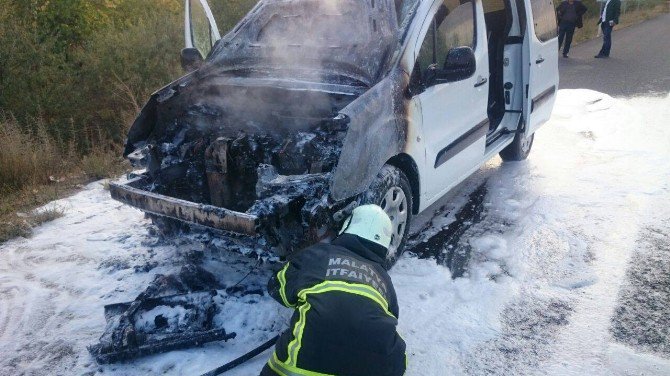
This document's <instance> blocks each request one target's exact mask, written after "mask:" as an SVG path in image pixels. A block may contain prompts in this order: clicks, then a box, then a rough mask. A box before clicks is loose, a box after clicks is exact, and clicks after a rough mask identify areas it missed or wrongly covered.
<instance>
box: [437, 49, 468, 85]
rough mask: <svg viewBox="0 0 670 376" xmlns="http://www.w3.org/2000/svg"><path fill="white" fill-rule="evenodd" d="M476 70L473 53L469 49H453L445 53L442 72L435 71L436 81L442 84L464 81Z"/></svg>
mask: <svg viewBox="0 0 670 376" xmlns="http://www.w3.org/2000/svg"><path fill="white" fill-rule="evenodd" d="M476 70H477V60H476V59H475V52H474V51H473V50H472V48H471V47H467V46H463V47H455V48H452V49H450V50H449V52H447V58H446V60H445V61H444V66H443V68H442V70H438V71H437V79H438V80H439V81H442V82H452V81H460V80H464V79H466V78H468V77H470V76H472V75H473V74H474V73H475V71H476Z"/></svg>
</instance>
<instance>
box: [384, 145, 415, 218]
mask: <svg viewBox="0 0 670 376" xmlns="http://www.w3.org/2000/svg"><path fill="white" fill-rule="evenodd" d="M386 164H388V165H391V166H393V167H396V168H398V169H400V170H401V171H402V172H403V173H404V174H405V176H406V177H407V179H408V180H409V185H410V188H411V189H412V214H418V213H419V203H420V200H421V183H420V180H419V168H418V166H417V164H416V162H415V161H414V159H413V158H412V157H411V156H410V155H409V154H405V153H400V154H397V155H395V156H393V157H392V158H391V159H389V160H388V161H386Z"/></svg>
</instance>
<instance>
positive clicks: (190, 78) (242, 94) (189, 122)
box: [124, 67, 367, 156]
mask: <svg viewBox="0 0 670 376" xmlns="http://www.w3.org/2000/svg"><path fill="white" fill-rule="evenodd" d="M210 68H211V67H210ZM212 70H213V69H209V72H208V69H207V67H206V68H205V69H202V70H201V71H196V72H194V73H191V74H189V75H186V76H184V77H182V78H181V79H179V80H177V81H175V82H173V83H171V84H170V85H168V86H166V87H164V88H163V89H160V90H159V91H157V92H156V93H154V94H153V95H152V96H151V98H150V99H149V101H148V102H147V104H146V105H145V106H144V107H143V108H142V110H141V112H140V114H139V116H138V117H137V118H136V120H135V122H134V123H133V125H132V126H131V128H130V130H129V132H128V138H127V141H126V147H125V151H124V156H128V154H130V153H132V152H133V151H135V150H136V149H138V148H141V147H143V146H145V145H146V144H148V143H155V142H157V141H159V140H160V139H170V138H172V139H174V138H175V137H180V136H179V135H178V134H179V133H184V132H189V133H191V134H192V136H195V135H193V133H194V132H195V133H200V134H201V135H217V136H223V137H234V136H237V135H238V134H239V133H240V132H245V133H248V134H254V135H269V136H272V137H275V138H278V139H279V138H286V137H287V136H289V135H294V134H296V133H299V132H304V131H308V130H309V129H310V128H312V127H314V125H315V124H316V123H318V122H319V121H321V120H325V119H332V118H333V117H334V116H336V115H337V112H338V111H339V110H341V109H342V108H344V107H345V106H346V105H348V104H349V103H350V102H351V101H353V100H354V99H355V98H357V97H358V96H360V95H361V94H363V93H364V92H365V91H366V90H367V88H365V87H361V86H350V85H342V84H338V83H323V82H314V81H308V79H310V78H313V77H310V76H303V78H304V79H300V77H298V78H291V79H281V78H272V77H268V76H263V75H255V76H248V77H240V76H239V75H230V74H222V73H219V72H217V71H216V70H213V71H214V72H212Z"/></svg>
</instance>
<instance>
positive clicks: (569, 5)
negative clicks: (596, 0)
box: [556, 0, 587, 57]
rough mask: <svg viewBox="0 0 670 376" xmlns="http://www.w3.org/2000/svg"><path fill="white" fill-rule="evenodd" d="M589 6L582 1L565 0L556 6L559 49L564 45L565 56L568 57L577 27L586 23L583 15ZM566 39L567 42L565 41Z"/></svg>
mask: <svg viewBox="0 0 670 376" xmlns="http://www.w3.org/2000/svg"><path fill="white" fill-rule="evenodd" d="M586 10H587V8H586V7H585V6H584V4H582V2H581V1H575V0H565V1H563V2H562V3H561V4H560V5H559V6H558V8H556V17H557V18H558V49H559V51H560V49H561V46H563V57H568V53H570V45H571V44H572V36H573V35H574V34H575V27H577V28H580V29H581V28H582V26H584V23H583V21H582V16H583V15H584V13H586ZM564 41H565V44H563V42H564Z"/></svg>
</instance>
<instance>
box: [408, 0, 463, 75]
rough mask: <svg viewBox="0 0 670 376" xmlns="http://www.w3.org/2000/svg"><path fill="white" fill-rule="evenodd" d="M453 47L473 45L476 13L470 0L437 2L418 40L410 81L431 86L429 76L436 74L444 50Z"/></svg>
mask: <svg viewBox="0 0 670 376" xmlns="http://www.w3.org/2000/svg"><path fill="white" fill-rule="evenodd" d="M456 47H470V48H474V47H475V14H474V7H473V6H472V2H471V1H470V0H465V1H463V0H462V1H458V0H456V1H454V0H445V1H444V2H443V4H442V5H441V6H440V8H439V9H438V11H437V13H436V14H435V17H434V18H433V20H432V21H431V25H430V28H429V29H428V32H427V33H426V37H425V38H424V40H423V43H422V44H421V49H420V50H419V55H418V56H417V59H416V63H415V66H414V70H413V72H412V79H413V81H414V82H413V84H414V85H418V86H423V87H424V88H425V87H428V86H431V84H432V82H431V77H434V76H435V75H439V71H440V70H442V69H443V68H444V66H445V62H446V60H447V54H448V53H449V51H450V50H452V49H454V48H456ZM441 82H444V81H441Z"/></svg>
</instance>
